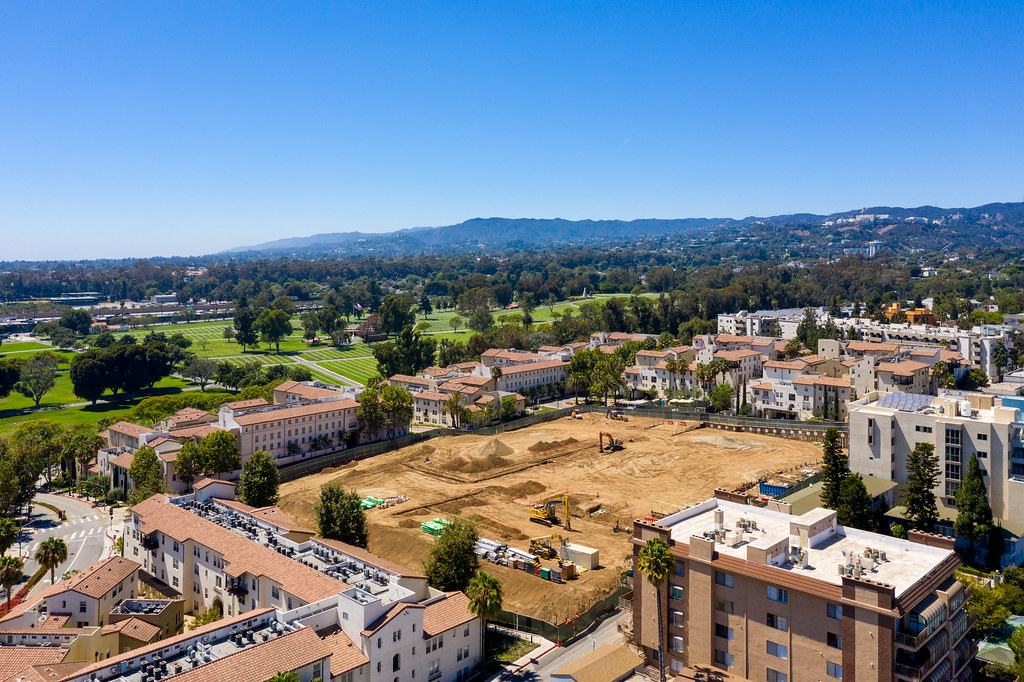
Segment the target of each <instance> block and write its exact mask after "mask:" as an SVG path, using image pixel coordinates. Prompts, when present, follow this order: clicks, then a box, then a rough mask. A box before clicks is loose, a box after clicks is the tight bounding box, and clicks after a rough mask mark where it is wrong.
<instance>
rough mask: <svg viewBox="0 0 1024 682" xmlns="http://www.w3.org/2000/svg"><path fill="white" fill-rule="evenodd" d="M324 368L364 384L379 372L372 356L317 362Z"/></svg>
mask: <svg viewBox="0 0 1024 682" xmlns="http://www.w3.org/2000/svg"><path fill="white" fill-rule="evenodd" d="M317 364H318V365H320V366H321V367H323V368H325V369H329V370H331V371H332V372H336V373H337V374H340V375H342V376H343V377H348V378H349V379H352V380H354V381H358V382H359V383H361V384H365V383H366V382H367V381H369V380H370V379H371V378H372V377H375V376H377V374H379V372H378V369H377V361H376V360H374V359H373V358H353V359H351V360H333V361H328V362H319V363H317Z"/></svg>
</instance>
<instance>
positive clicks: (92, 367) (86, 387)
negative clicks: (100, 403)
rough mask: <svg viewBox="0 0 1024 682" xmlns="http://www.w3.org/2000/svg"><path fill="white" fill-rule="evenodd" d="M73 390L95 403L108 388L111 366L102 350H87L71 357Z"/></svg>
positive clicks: (82, 397)
mask: <svg viewBox="0 0 1024 682" xmlns="http://www.w3.org/2000/svg"><path fill="white" fill-rule="evenodd" d="M68 374H69V375H70V377H71V390H73V391H74V393H75V395H76V396H78V397H79V398H81V399H82V400H88V401H89V402H91V403H92V404H93V405H95V404H96V401H97V400H99V398H100V396H102V395H103V392H104V391H106V390H107V376H108V374H109V367H108V365H107V363H106V362H105V361H104V359H103V355H102V352H101V351H92V350H90V351H86V352H85V353H82V354H81V355H76V356H75V357H74V358H72V359H71V371H70V372H69V373H68Z"/></svg>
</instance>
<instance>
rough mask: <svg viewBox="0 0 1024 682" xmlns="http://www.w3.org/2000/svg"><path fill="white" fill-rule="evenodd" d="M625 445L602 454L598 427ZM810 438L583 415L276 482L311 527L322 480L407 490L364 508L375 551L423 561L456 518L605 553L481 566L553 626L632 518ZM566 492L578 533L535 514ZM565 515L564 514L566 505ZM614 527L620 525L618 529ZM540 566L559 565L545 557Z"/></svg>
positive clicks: (614, 551)
mask: <svg viewBox="0 0 1024 682" xmlns="http://www.w3.org/2000/svg"><path fill="white" fill-rule="evenodd" d="M601 431H608V432H610V433H611V434H612V435H614V436H615V437H616V438H618V439H620V440H621V441H622V442H623V446H624V447H623V449H621V450H619V451H617V452H614V453H600V452H599V451H598V434H599V433H600V432H601ZM819 455H820V447H819V446H818V445H816V444H814V443H803V442H798V441H791V440H783V439H779V438H770V437H767V436H755V435H750V434H744V433H732V432H728V431H717V430H713V429H708V428H696V427H695V425H694V424H692V423H691V424H685V425H684V424H682V423H680V422H677V423H674V424H668V423H666V422H665V421H663V420H658V419H648V418H638V417H632V418H630V420H629V422H628V423H625V422H620V421H610V420H607V419H605V417H604V416H603V415H596V414H587V415H584V418H583V419H582V420H565V419H559V420H556V421H551V422H548V423H545V424H539V425H537V426H533V427H530V428H526V429H521V430H519V431H513V432H510V433H506V434H502V435H500V436H496V437H495V436H475V435H466V436H452V437H444V438H439V439H434V440H431V441H427V442H426V443H423V444H419V445H413V446H410V447H407V448H403V449H401V450H396V451H395V452H390V453H387V454H384V455H379V456H377V457H373V458H370V459H366V460H363V461H360V462H354V463H351V464H348V465H346V466H343V467H338V468H331V469H325V470H324V471H323V472H321V473H320V474H316V475H313V476H309V477H306V478H304V479H300V480H297V481H291V482H289V483H285V484H283V485H282V486H281V500H280V503H279V504H280V506H281V507H282V508H284V509H285V510H286V511H288V512H289V513H291V514H292V515H294V516H295V518H296V519H297V520H299V521H301V522H305V523H306V524H308V525H309V526H310V527H315V524H314V522H313V514H312V510H313V501H314V500H315V499H316V496H317V493H318V491H319V488H320V486H321V485H322V484H324V483H326V482H327V481H329V480H333V479H339V480H341V482H342V483H343V484H344V485H345V486H346V487H350V488H355V489H356V490H357V491H358V492H359V494H360V495H361V496H363V497H365V496H367V495H373V496H375V497H380V498H385V497H389V496H394V495H399V494H405V495H407V496H408V497H409V501H408V502H406V503H404V504H400V505H397V506H394V507H391V508H388V509H372V510H370V511H369V512H367V516H368V519H369V521H370V550H371V551H373V552H375V553H377V554H379V555H381V556H383V557H385V558H387V559H391V560H393V561H396V562H398V563H401V564H403V565H406V566H409V567H414V568H419V567H420V565H421V561H422V559H423V558H424V557H425V556H426V553H427V550H428V548H429V546H430V543H431V542H432V541H433V539H432V537H431V536H430V535H427V534H426V533H424V532H422V531H421V530H420V523H421V522H423V521H429V520H431V519H433V518H435V517H442V518H443V517H450V516H453V515H461V516H463V517H466V518H468V519H471V520H472V521H474V522H475V523H476V524H477V525H478V526H479V529H480V535H481V536H482V537H487V538H491V539H494V540H502V541H506V542H508V543H509V544H510V545H513V546H516V547H518V548H520V549H524V550H525V549H527V548H528V546H529V538H530V537H531V536H541V535H547V534H550V533H558V534H560V535H562V536H563V537H565V538H566V539H567V540H569V541H571V542H574V543H577V544H581V545H586V546H588V547H595V548H597V549H599V550H600V559H601V568H599V569H597V570H594V571H586V572H584V573H583V574H582V575H581V576H580V578H579V579H577V580H575V581H571V582H567V583H565V584H555V583H550V582H548V581H546V580H542V579H541V578H538V577H534V576H532V575H528V574H526V573H524V572H522V571H516V570H513V569H510V568H505V567H500V566H496V565H494V564H491V563H487V562H485V563H484V564H483V567H484V568H485V569H486V570H488V571H492V572H493V573H495V574H496V575H497V576H498V577H499V578H500V579H501V581H502V582H503V583H504V586H505V608H506V609H509V610H512V611H518V612H519V613H523V614H527V615H531V616H534V617H538V618H543V619H544V620H547V621H549V622H553V623H557V622H562V621H564V620H565V618H566V617H568V616H572V615H574V614H576V613H581V612H582V611H584V610H585V609H586V608H588V607H589V606H590V605H591V604H593V603H594V602H595V601H597V600H598V599H600V598H601V597H604V596H606V595H608V594H609V593H610V592H611V591H612V590H613V589H614V588H615V586H616V585H617V584H618V580H619V576H618V571H617V568H618V567H621V566H626V565H627V564H628V558H629V557H630V556H631V554H630V548H629V534H628V532H627V531H628V530H631V521H632V519H634V518H640V517H644V516H650V515H651V514H652V512H660V513H670V512H673V511H676V510H678V509H680V508H682V507H684V506H687V505H691V504H694V503H697V502H700V501H703V500H705V499H707V498H709V497H711V495H712V491H713V490H714V489H715V488H718V487H726V488H733V487H736V486H738V485H740V484H741V483H744V482H746V481H751V480H754V479H755V478H757V477H758V475H759V474H764V473H766V472H775V471H782V470H788V469H792V468H794V467H797V466H800V465H803V464H806V463H810V462H814V461H817V459H818V458H819ZM565 494H568V496H569V501H570V510H571V525H572V530H571V531H566V530H565V529H564V527H559V526H554V527H552V528H550V529H549V528H546V527H545V526H543V525H539V524H537V523H533V522H531V521H530V506H531V505H532V504H535V503H538V502H544V501H546V500H549V499H552V498H555V497H560V496H562V495H565ZM559 514H560V515H561V510H560V509H559ZM616 523H618V524H619V525H620V526H621V527H622V528H623V532H619V533H616V532H614V531H613V527H614V526H615V525H616ZM544 563H545V565H549V566H550V565H553V563H552V562H550V561H545V562H544Z"/></svg>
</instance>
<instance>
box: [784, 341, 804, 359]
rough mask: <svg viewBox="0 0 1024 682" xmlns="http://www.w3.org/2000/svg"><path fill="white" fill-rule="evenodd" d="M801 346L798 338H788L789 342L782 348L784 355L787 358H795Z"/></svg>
mask: <svg viewBox="0 0 1024 682" xmlns="http://www.w3.org/2000/svg"><path fill="white" fill-rule="evenodd" d="M802 348H803V344H802V343H800V339H790V340H789V343H787V344H786V348H785V349H784V350H783V353H785V355H786V357H787V358H789V359H792V358H795V357H796V356H797V355H799V354H800V350H801V349H802Z"/></svg>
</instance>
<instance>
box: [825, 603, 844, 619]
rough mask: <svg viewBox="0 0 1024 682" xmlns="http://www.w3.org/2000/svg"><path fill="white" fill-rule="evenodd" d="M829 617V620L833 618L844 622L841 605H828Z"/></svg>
mask: <svg viewBox="0 0 1024 682" xmlns="http://www.w3.org/2000/svg"><path fill="white" fill-rule="evenodd" d="M828 617H829V618H833V619H835V620H842V619H843V607H842V606H840V605H839V604H829V605H828Z"/></svg>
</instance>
